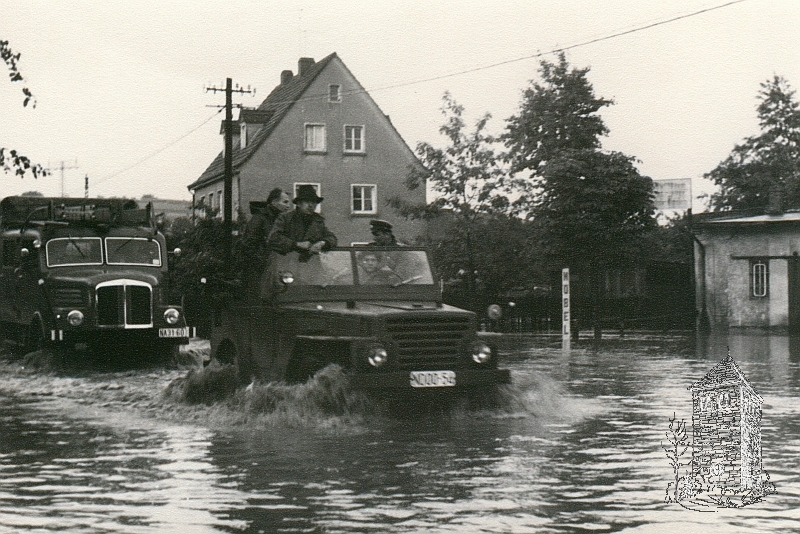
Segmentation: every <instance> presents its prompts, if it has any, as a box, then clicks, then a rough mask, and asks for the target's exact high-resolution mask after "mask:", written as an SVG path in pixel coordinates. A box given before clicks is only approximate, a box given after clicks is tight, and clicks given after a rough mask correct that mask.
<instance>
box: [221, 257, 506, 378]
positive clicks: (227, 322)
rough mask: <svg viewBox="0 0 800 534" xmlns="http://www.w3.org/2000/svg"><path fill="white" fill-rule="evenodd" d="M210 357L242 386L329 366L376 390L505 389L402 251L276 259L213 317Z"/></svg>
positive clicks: (422, 265) (493, 362)
mask: <svg viewBox="0 0 800 534" xmlns="http://www.w3.org/2000/svg"><path fill="white" fill-rule="evenodd" d="M211 356H212V361H214V360H216V361H218V362H219V363H221V364H228V365H235V366H237V367H238V373H239V377H240V379H241V380H243V381H249V380H250V379H251V377H253V376H257V377H260V378H262V379H266V380H271V381H281V380H285V381H288V382H297V381H302V380H305V379H307V378H308V377H310V376H312V375H313V374H314V373H315V372H316V371H318V370H320V369H322V368H323V367H325V366H327V365H329V364H332V363H335V364H338V365H340V366H341V367H342V368H344V369H345V370H346V372H347V373H348V375H349V377H350V380H351V383H353V384H354V385H355V386H357V387H361V388H366V389H372V390H392V391H403V390H405V391H408V392H413V391H421V390H423V389H424V390H426V391H429V392H430V391H431V389H429V388H438V390H439V391H444V390H447V391H465V390H470V389H473V388H485V389H489V388H490V387H491V386H494V385H496V384H500V383H507V382H509V381H510V376H509V372H508V370H504V369H498V367H497V352H496V350H494V348H493V347H491V346H490V345H489V344H487V343H485V342H483V341H481V340H479V339H478V336H477V334H476V317H475V314H473V313H472V312H469V311H465V310H461V309H458V308H454V307H452V306H448V305H446V304H443V303H442V300H441V291H440V288H439V285H438V282H437V280H436V279H435V278H434V276H433V273H432V271H431V267H430V265H429V263H428V256H427V253H426V251H425V250H424V249H422V248H415V247H405V246H404V247H369V246H354V247H350V248H343V247H342V248H334V249H332V250H330V251H328V252H323V253H321V254H319V255H308V254H303V253H295V252H293V253H288V254H286V255H280V254H277V253H272V254H271V256H270V258H269V261H268V262H267V265H266V268H265V271H264V274H263V276H262V278H261V284H260V287H255V288H246V295H244V297H243V298H240V299H231V300H229V301H228V302H227V304H225V305H224V306H223V307H222V308H221V309H220V310H219V312H218V313H217V314H216V316H215V319H214V326H213V329H212V339H211Z"/></svg>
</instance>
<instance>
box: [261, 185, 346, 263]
mask: <svg viewBox="0 0 800 534" xmlns="http://www.w3.org/2000/svg"><path fill="white" fill-rule="evenodd" d="M322 200H323V198H322V197H319V196H317V192H316V191H315V190H314V186H311V185H301V186H300V187H298V188H297V197H296V198H295V199H294V201H293V202H294V203H295V205H296V206H297V208H296V209H295V210H294V211H292V212H289V213H284V214H282V215H280V216H279V217H278V219H277V220H276V221H275V225H274V226H273V227H272V232H270V235H269V247H270V248H271V249H272V250H275V251H277V252H279V253H281V254H287V253H289V252H300V253H301V259H302V258H304V257H305V259H308V258H309V257H310V256H311V255H312V254H319V253H320V252H323V251H327V250H330V249H332V248H333V247H335V246H336V243H337V240H336V236H335V235H334V234H333V232H331V231H330V230H328V227H327V226H325V219H324V218H323V217H322V215H320V214H319V213H316V212H315V211H314V210H315V209H316V207H317V204H319V203H320V202H322Z"/></svg>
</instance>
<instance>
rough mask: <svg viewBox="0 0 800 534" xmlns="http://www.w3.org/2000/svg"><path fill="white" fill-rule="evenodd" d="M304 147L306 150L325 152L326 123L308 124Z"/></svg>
mask: <svg viewBox="0 0 800 534" xmlns="http://www.w3.org/2000/svg"><path fill="white" fill-rule="evenodd" d="M303 148H304V149H305V151H306V152H318V153H321V152H325V150H326V145H325V125H324V124H306V133H305V141H304V144H303Z"/></svg>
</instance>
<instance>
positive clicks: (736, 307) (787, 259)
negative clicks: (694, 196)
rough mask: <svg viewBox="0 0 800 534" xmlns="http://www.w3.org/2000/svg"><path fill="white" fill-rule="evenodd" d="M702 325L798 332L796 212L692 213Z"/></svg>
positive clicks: (799, 224)
mask: <svg viewBox="0 0 800 534" xmlns="http://www.w3.org/2000/svg"><path fill="white" fill-rule="evenodd" d="M694 234H695V238H696V239H695V287H696V308H697V312H698V322H699V324H700V325H703V324H704V323H705V324H708V325H709V326H711V328H712V329H728V328H761V329H769V330H773V331H779V332H781V331H782V332H786V331H788V332H792V333H800V257H798V254H800V212H785V213H775V214H763V215H741V214H734V213H713V214H702V215H698V216H695V221H694Z"/></svg>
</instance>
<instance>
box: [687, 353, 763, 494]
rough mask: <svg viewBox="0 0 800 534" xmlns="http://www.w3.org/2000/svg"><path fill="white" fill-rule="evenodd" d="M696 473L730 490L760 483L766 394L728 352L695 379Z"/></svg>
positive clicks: (693, 416) (713, 483) (697, 475)
mask: <svg viewBox="0 0 800 534" xmlns="http://www.w3.org/2000/svg"><path fill="white" fill-rule="evenodd" d="M689 389H690V390H691V392H692V477H693V478H695V479H702V480H705V481H706V482H707V483H708V484H709V485H710V486H711V487H712V488H718V489H720V490H723V491H725V490H727V491H741V490H749V489H753V488H755V487H756V486H758V485H759V484H760V483H761V475H762V464H761V404H762V402H763V399H762V398H761V396H760V395H759V394H758V393H756V391H755V390H754V389H753V387H752V386H751V385H750V382H749V381H748V380H747V378H746V377H745V376H744V374H743V373H742V370H741V369H739V366H738V365H736V362H735V361H733V358H731V356H730V354H728V356H726V357H725V358H724V359H723V360H722V361H720V362H719V363H718V364H717V365H716V366H715V367H714V368H713V369H711V371H709V372H708V373H707V374H706V375H705V376H704V377H703V378H702V379H700V380H698V381H697V382H695V383H694V384H692V385H691V386H690V387H689Z"/></svg>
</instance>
